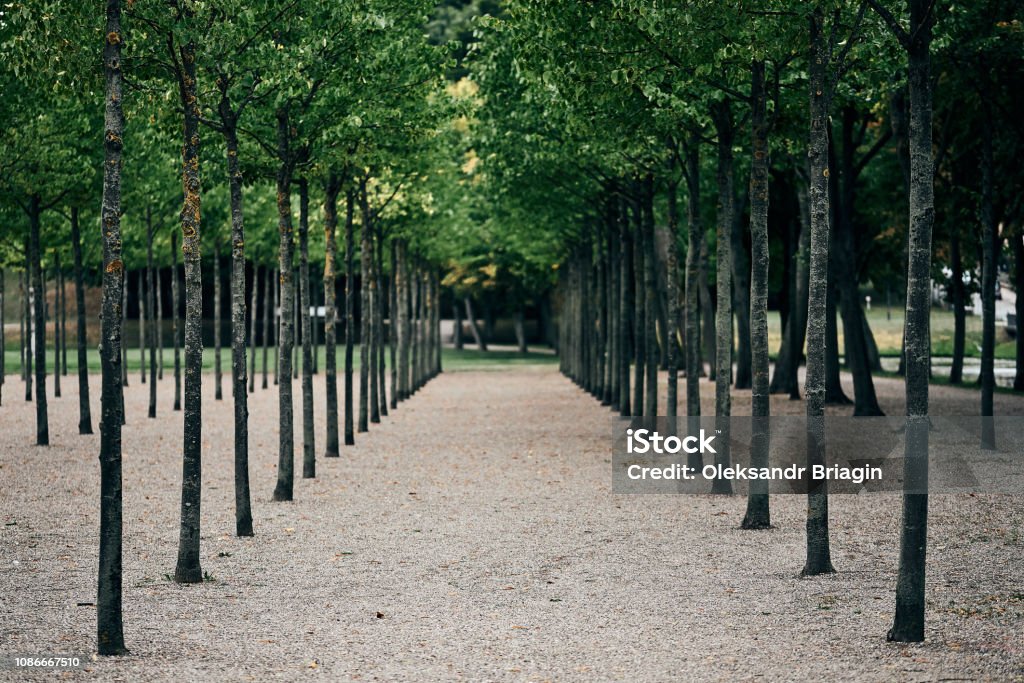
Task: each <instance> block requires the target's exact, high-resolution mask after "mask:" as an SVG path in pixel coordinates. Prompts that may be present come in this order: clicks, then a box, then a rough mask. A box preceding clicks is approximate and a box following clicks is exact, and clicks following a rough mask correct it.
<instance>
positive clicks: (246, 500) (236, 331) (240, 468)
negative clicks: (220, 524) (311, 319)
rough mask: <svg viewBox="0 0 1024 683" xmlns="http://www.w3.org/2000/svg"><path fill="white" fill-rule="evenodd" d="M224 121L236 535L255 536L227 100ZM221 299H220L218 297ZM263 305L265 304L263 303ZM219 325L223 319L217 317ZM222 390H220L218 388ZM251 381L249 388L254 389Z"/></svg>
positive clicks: (236, 193)
mask: <svg viewBox="0 0 1024 683" xmlns="http://www.w3.org/2000/svg"><path fill="white" fill-rule="evenodd" d="M220 110H221V120H222V121H224V123H225V135H224V140H225V143H226V145H225V146H226V151H227V161H228V187H229V192H230V196H231V386H232V390H231V395H232V398H233V399H234V418H235V534H236V535H237V536H252V535H253V529H252V503H251V495H250V491H249V396H248V394H246V386H245V385H246V367H245V221H244V214H243V213H242V171H241V170H240V169H239V167H238V137H237V135H236V132H235V120H236V119H235V113H234V112H233V111H231V109H230V103H229V102H228V101H227V98H226V97H223V98H222V99H221V102H220ZM215 272H216V274H217V280H218V281H220V255H219V254H218V255H217V266H216V271H215ZM257 290H258V285H257V280H256V271H255V270H254V271H253V281H252V305H251V307H250V308H251V309H252V311H251V312H250V314H251V316H252V320H253V324H252V334H251V335H250V337H251V339H250V340H249V344H250V346H251V347H252V349H253V352H252V374H253V375H255V374H256V324H255V321H256V292H257ZM218 300H219V297H218ZM264 305H266V303H265V302H264ZM217 324H218V325H219V324H220V316H217ZM218 388H219V387H218ZM252 388H253V385H252V378H251V377H250V378H249V389H250V391H251V390H252Z"/></svg>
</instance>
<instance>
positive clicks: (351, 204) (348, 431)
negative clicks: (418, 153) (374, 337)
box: [345, 190, 356, 446]
mask: <svg viewBox="0 0 1024 683" xmlns="http://www.w3.org/2000/svg"><path fill="white" fill-rule="evenodd" d="M354 209H355V196H354V194H353V193H352V191H351V190H349V191H348V192H346V193H345V445H346V446H352V445H353V444H355V442H356V437H355V430H354V429H353V426H354V425H353V421H354V420H353V418H354V414H355V411H354V409H353V406H352V398H353V397H352V345H353V343H354V342H355V340H354V339H353V335H354V330H355V324H354V322H353V321H354V319H355V318H354V310H353V309H354V308H355V296H356V295H355V292H356V290H355V283H354V282H353V273H354V270H355V266H354V263H353V252H354V251H355V241H354V236H353V234H352V223H353V221H352V218H353V211H354Z"/></svg>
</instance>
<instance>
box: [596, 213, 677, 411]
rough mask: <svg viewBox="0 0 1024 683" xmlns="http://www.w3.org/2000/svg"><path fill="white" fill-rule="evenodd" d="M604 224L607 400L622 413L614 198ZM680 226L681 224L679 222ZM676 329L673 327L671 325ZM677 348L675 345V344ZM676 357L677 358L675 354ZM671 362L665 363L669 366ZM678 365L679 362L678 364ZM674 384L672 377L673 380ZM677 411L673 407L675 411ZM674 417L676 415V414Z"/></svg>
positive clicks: (617, 246)
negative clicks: (605, 245) (606, 271)
mask: <svg viewBox="0 0 1024 683" xmlns="http://www.w3.org/2000/svg"><path fill="white" fill-rule="evenodd" d="M606 211H607V215H606V224H605V235H604V237H605V242H606V244H607V253H608V263H607V269H608V278H607V282H606V283H605V285H606V287H607V293H606V295H605V296H606V301H607V314H606V316H605V317H606V319H607V321H608V333H607V340H608V348H607V350H606V355H607V357H608V360H607V363H606V372H605V398H606V400H607V402H608V405H609V406H611V409H612V410H613V411H618V409H619V325H620V321H619V298H618V297H619V280H618V278H619V235H618V225H617V220H618V201H617V199H616V197H615V196H614V195H612V196H610V197H609V198H608V208H607V210H606ZM677 223H678V220H677ZM669 325H670V327H671V328H672V329H675V325H674V324H673V323H670V324H669ZM672 343H673V345H674V342H672ZM673 356H674V354H673ZM668 360H669V359H666V362H668ZM677 364H678V362H677ZM670 383H671V377H670ZM672 410H673V411H674V410H675V408H674V406H673V407H672ZM673 414H674V413H673Z"/></svg>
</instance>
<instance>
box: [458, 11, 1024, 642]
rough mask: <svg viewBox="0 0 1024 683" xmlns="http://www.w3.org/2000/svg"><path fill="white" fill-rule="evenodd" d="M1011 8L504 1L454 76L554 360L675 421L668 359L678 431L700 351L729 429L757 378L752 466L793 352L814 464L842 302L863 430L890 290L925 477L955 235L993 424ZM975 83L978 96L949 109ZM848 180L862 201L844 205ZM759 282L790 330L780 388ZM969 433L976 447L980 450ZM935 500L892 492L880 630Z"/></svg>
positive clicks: (821, 525) (811, 556) (810, 563)
mask: <svg viewBox="0 0 1024 683" xmlns="http://www.w3.org/2000/svg"><path fill="white" fill-rule="evenodd" d="M1020 14H1021V8H1020V6H1019V5H1017V4H1014V3H1001V2H987V3H981V4H980V5H972V6H971V7H970V8H968V7H965V6H963V5H956V6H950V5H947V4H946V3H934V2H928V1H926V0H909V1H908V2H907V3H906V4H905V5H903V4H898V3H890V2H884V1H882V0H864V1H861V2H852V1H836V2H832V1H828V2H824V1H823V2H813V3H807V4H804V5H801V6H800V7H795V6H792V5H781V6H776V5H774V4H771V3H754V4H753V5H750V4H749V3H747V4H742V5H735V6H734V5H733V4H730V3H726V4H721V3H669V4H667V5H666V4H664V3H646V2H614V3H610V4H607V5H601V6H592V5H586V6H583V5H580V6H576V5H572V4H565V3H547V2H533V1H530V0H523V1H522V2H509V3H506V4H505V5H504V13H503V14H502V15H501V16H500V17H497V18H491V19H488V20H485V21H484V22H482V31H481V35H482V38H481V40H480V43H479V49H478V50H477V54H478V57H477V59H476V60H475V61H474V62H473V64H472V66H471V73H473V75H474V77H475V78H476V79H477V81H478V82H479V84H480V86H481V92H482V93H483V100H484V103H483V105H482V107H481V108H480V110H479V112H478V114H477V116H478V119H479V122H480V125H479V134H478V136H477V138H476V147H475V151H476V153H477V154H479V155H480V158H481V159H482V163H481V172H482V175H484V176H485V178H486V184H487V187H488V189H489V192H490V194H491V196H492V197H493V198H494V199H493V200H492V201H493V202H494V203H495V204H496V205H497V207H498V208H497V209H496V211H495V213H496V215H498V216H500V217H502V218H504V220H505V221H506V222H507V224H508V225H509V226H510V228H511V229H512V230H514V231H515V232H516V233H518V234H525V235H530V236H531V238H532V239H534V240H536V241H538V242H539V243H541V244H553V245H557V246H558V250H557V251H556V250H552V251H550V252H549V253H548V254H547V257H548V258H549V260H550V263H551V264H552V265H553V266H555V267H556V268H557V270H558V273H559V297H560V299H561V302H562V316H561V321H560V339H559V350H560V352H561V354H562V358H561V362H562V369H563V371H564V372H566V374H568V375H569V376H570V377H572V378H573V379H575V380H576V381H577V382H578V383H579V384H580V385H581V386H583V387H584V388H586V389H587V390H589V391H591V392H592V393H594V395H595V396H596V397H598V398H599V399H601V400H602V402H603V403H605V404H608V405H610V406H611V407H612V408H613V409H615V410H617V411H618V412H620V413H621V414H622V415H635V416H647V417H653V416H656V415H659V414H665V415H668V416H669V417H670V418H671V417H674V416H675V414H676V410H677V392H678V387H677V379H676V378H677V374H678V372H677V371H678V370H679V369H680V368H684V369H685V376H686V388H685V396H686V398H685V407H686V413H687V415H688V416H691V417H695V416H699V415H700V410H701V409H700V383H699V381H698V380H699V377H700V375H701V373H702V372H703V371H704V368H703V360H702V359H703V358H704V357H705V356H707V357H709V359H710V361H711V363H710V372H711V375H712V377H713V378H714V379H715V407H716V415H717V416H718V417H720V418H723V419H722V421H721V422H720V424H722V425H723V429H724V428H726V425H727V421H726V420H727V418H728V416H729V415H730V412H731V405H730V400H731V399H730V387H731V385H733V382H734V383H735V384H734V386H735V387H737V388H751V389H752V414H753V417H754V428H755V434H754V441H753V444H752V454H751V464H752V465H753V466H760V465H765V464H767V460H768V453H769V445H770V437H771V435H770V432H769V430H768V421H767V418H768V416H769V414H770V401H769V398H770V395H771V393H786V394H789V395H790V396H792V397H793V398H797V399H799V397H800V390H799V386H798V381H797V372H798V369H799V366H800V364H801V361H802V356H803V355H804V349H805V347H806V368H807V369H806V380H805V383H804V387H803V393H804V396H805V401H806V413H807V417H808V425H809V427H808V435H807V458H808V462H809V463H810V464H812V465H813V464H818V463H824V461H825V458H826V455H827V444H826V443H825V440H824V423H823V416H824V411H825V406H826V404H827V403H844V402H850V401H849V399H847V398H846V396H845V395H844V393H843V390H842V386H841V384H840V382H839V368H840V364H839V348H838V346H839V345H838V332H837V322H836V314H835V313H836V308H837V307H838V309H839V312H840V314H841V316H840V317H841V318H842V322H843V337H844V340H845V353H844V356H845V361H846V363H847V365H848V366H849V368H850V370H851V372H852V375H853V380H854V399H853V401H852V402H853V404H854V405H853V414H854V415H881V414H882V411H881V408H880V407H879V404H878V401H877V397H876V395H875V389H874V384H873V380H872V372H873V370H875V369H878V368H879V365H878V358H877V348H876V347H875V345H874V340H873V338H872V335H871V330H870V327H869V326H868V324H867V321H866V317H865V314H864V311H863V310H862V307H861V303H860V294H859V292H860V285H861V284H862V283H864V282H867V281H873V282H874V283H875V285H876V286H877V285H879V284H881V283H882V282H885V283H886V286H893V285H902V286H904V287H905V303H906V318H905V331H904V351H903V354H902V355H903V358H902V359H901V373H903V374H904V375H905V377H906V406H907V415H908V427H907V454H908V457H907V460H906V463H907V473H906V479H907V481H911V482H920V481H926V480H927V437H928V434H927V421H928V417H927V415H928V382H929V375H930V369H931V368H930V355H931V338H930V327H929V316H930V311H931V282H932V278H933V277H935V278H936V279H938V278H942V279H943V280H947V279H948V276H946V275H944V274H942V273H941V268H942V266H943V265H944V262H945V259H937V260H936V262H935V263H933V261H932V256H933V252H935V251H936V248H938V249H941V250H942V251H943V252H945V250H946V248H947V247H948V248H949V249H950V250H952V251H953V253H955V254H956V255H955V257H954V258H953V259H952V260H953V262H954V268H953V270H954V271H955V274H954V275H953V280H954V281H955V282H954V283H953V284H951V285H950V291H951V293H953V294H954V295H955V296H954V297H953V298H954V299H955V303H956V305H957V307H958V313H957V316H956V320H957V323H956V324H957V332H956V337H957V339H959V340H960V341H959V344H960V346H959V360H958V362H959V363H960V365H961V366H962V355H963V348H962V347H963V324H964V323H963V317H964V316H963V310H964V303H963V290H964V288H965V282H964V279H965V278H964V277H963V276H964V274H965V273H966V272H968V271H969V268H968V267H966V266H965V262H966V259H965V258H964V253H965V252H968V251H971V250H967V249H964V248H963V245H964V243H965V242H966V241H967V239H968V235H969V234H972V233H973V234H975V235H978V236H979V239H977V240H975V241H973V242H971V246H972V247H976V248H977V254H978V255H979V257H978V259H977V262H979V263H980V264H981V273H982V274H981V278H980V280H981V282H982V286H981V291H982V299H983V301H984V307H983V309H984V310H983V320H984V330H985V332H984V341H983V348H982V372H981V376H982V380H981V383H982V392H981V402H980V406H979V408H980V413H981V414H982V415H983V416H990V415H992V393H993V385H994V382H993V362H992V359H993V352H994V329H995V317H994V306H993V300H994V294H995V271H996V264H997V259H998V256H997V252H998V251H1001V248H1000V245H1001V244H1002V242H1003V241H1004V240H1007V239H1009V240H1010V241H1011V242H1012V243H1013V244H1018V243H1020V242H1021V228H1020V224H1021V208H1022V207H1021V204H1020V199H1019V197H1018V196H1017V195H1016V193H1015V191H1014V187H1015V184H1016V183H1017V182H1018V181H1019V176H1020V170H1019V168H1018V167H1017V165H1016V164H1015V163H1014V162H1013V156H1014V155H1013V151H1014V150H1016V149H1019V148H1020V146H1019V145H1020V141H1021V135H1020V134H1021V132H1022V131H1021V129H1020V124H1019V117H1017V116H1015V115H1014V113H1013V106H1012V102H1013V92H1014V89H1015V88H1016V87H1018V86H1019V84H1020V78H1021V74H1020V71H1019V68H1018V66H1019V63H1020V58H1021V42H1020V32H1021V30H1022V25H1021V23H1020V22H1021V17H1020V16H1019V15H1020ZM936 83H938V84H939V86H938V87H936V85H935V84H936ZM968 83H970V84H972V85H971V86H970V87H971V92H972V93H973V94H975V95H976V97H973V98H972V99H971V100H970V101H969V102H965V101H964V100H963V95H962V92H961V91H960V90H959V87H960V85H963V86H964V87H966V84H968ZM936 113H937V116H936ZM934 118H938V119H939V132H938V134H937V135H936V134H934V133H933V129H935V128H936V126H935V125H933V119H934ZM977 140H981V142H982V144H981V145H980V150H979V146H978V145H977V144H975V141H977ZM969 168H976V169H980V173H975V174H970V175H968V174H963V171H962V170H963V169H969ZM709 178H713V182H712V181H710V180H708V179H709ZM738 178H743V181H742V182H740V181H738V180H737V179H738ZM748 178H749V182H748V181H747V179H748ZM939 183H944V184H946V185H947V186H949V187H950V188H954V187H955V188H956V195H957V196H958V200H957V201H958V202H959V206H960V207H961V210H960V211H959V212H956V213H951V212H949V211H948V208H949V207H948V204H947V201H946V198H945V197H943V198H940V200H939V201H938V202H937V201H936V197H935V192H934V189H933V188H934V187H935V186H936V185H937V184H939ZM893 188H897V189H896V190H894V189H893ZM864 190H867V191H869V192H870V193H871V202H870V204H869V203H867V202H864V201H858V196H859V193H862V192H863V191H864ZM680 200H682V201H684V202H685V216H682V215H681V211H680V208H679V202H680ZM711 209H713V211H712V210H711ZM942 210H946V211H945V212H943V213H939V211H942ZM712 214H713V215H714V220H713V221H709V220H706V218H705V217H706V216H710V215H712ZM1000 225H1001V226H1003V227H1002V229H1001V230H1000V229H999V228H998V226H1000ZM683 226H685V229H683ZM972 226H973V227H972ZM934 235H938V236H939V238H940V239H941V242H940V241H938V240H935V238H934V237H933V236H934ZM773 240H774V241H775V242H776V244H775V246H774V247H773V245H772V242H773ZM773 252H774V253H773ZM942 255H943V256H945V255H946V254H945V253H942ZM778 257H781V262H782V266H781V268H777V267H776V266H775V265H774V264H775V263H776V260H775V259H777V258H778ZM683 259H685V260H684V264H685V265H683V266H680V262H681V260H683ZM770 261H771V263H772V268H771V269H770V268H769V262H770ZM1017 266H1018V271H1024V263H1018V264H1017ZM680 270H682V271H683V272H682V273H680V272H679V271H680ZM901 273H905V282H900V281H899V277H898V274H901ZM773 280H774V281H775V282H776V283H779V282H780V281H781V286H777V290H781V291H782V293H783V296H782V297H781V301H780V307H781V308H782V313H783V321H784V333H783V341H782V345H781V348H780V349H779V351H778V355H777V358H778V360H777V362H776V365H775V375H774V377H772V376H770V372H769V370H770V363H769V360H770V357H769V351H770V349H769V344H768V316H767V314H768V301H769V293H770V283H771V282H772V281H773ZM680 285H681V287H680ZM680 290H681V293H680ZM734 324H735V331H734V327H733V326H734ZM737 333H738V334H737ZM734 336H737V337H738V339H739V345H738V349H737V348H734ZM734 355H735V358H736V361H737V362H736V365H735V368H734V364H733V358H734ZM1019 362H1020V359H1019V358H1018V363H1019ZM659 366H660V367H663V368H666V369H667V370H668V388H667V391H668V404H667V406H665V410H664V411H663V412H662V411H661V410H660V408H659V405H658V396H659V394H658V369H659ZM959 379H960V377H955V378H954V380H959ZM986 424H987V430H986V433H985V434H984V435H983V446H984V447H994V434H992V433H991V421H987V422H986ZM719 457H720V458H727V457H728V454H727V453H726V454H719ZM762 484H763V483H762ZM722 489H723V492H727V489H726V488H725V487H722ZM827 494H828V491H827V487H826V486H825V485H824V484H822V485H820V486H819V487H818V488H816V489H814V490H813V491H812V492H811V493H810V494H809V498H808V514H807V554H806V564H805V566H804V569H803V573H804V574H805V575H817V574H823V573H829V572H832V571H834V570H833V565H832V561H831V556H830V544H829V522H828V495H827ZM769 503H770V501H769V497H768V493H767V488H763V487H762V488H759V487H758V486H752V487H751V490H750V494H749V497H748V506H747V511H746V515H745V517H744V519H743V523H742V525H743V527H744V528H747V529H763V528H768V527H769V526H770V525H771V516H770V505H769ZM927 510H928V507H927V496H926V495H921V494H908V495H907V496H905V499H904V511H903V532H902V542H901V553H900V572H899V580H898V583H897V591H896V593H897V595H896V618H895V623H894V625H893V628H892V630H891V631H890V632H889V638H890V639H891V640H895V641H919V640H922V639H923V638H924V573H925V564H924V562H925V547H926V543H925V539H926V529H927Z"/></svg>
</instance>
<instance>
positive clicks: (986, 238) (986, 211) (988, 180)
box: [980, 102, 999, 450]
mask: <svg viewBox="0 0 1024 683" xmlns="http://www.w3.org/2000/svg"><path fill="white" fill-rule="evenodd" d="M989 108H990V105H988V103H987V102H986V105H985V126H984V131H983V132H982V137H981V207H980V208H981V211H980V214H981V216H980V218H981V250H982V259H981V316H982V318H981V377H980V380H981V448H982V449H983V450H995V448H996V432H995V423H994V421H993V420H992V415H993V412H992V398H993V393H994V392H995V386H996V376H995V350H996V269H997V268H998V266H999V261H998V254H999V249H998V248H997V245H998V241H999V227H998V226H997V225H996V218H995V212H994V210H993V206H992V184H993V182H992V165H993V162H992V125H993V122H992V114H991V111H989Z"/></svg>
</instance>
